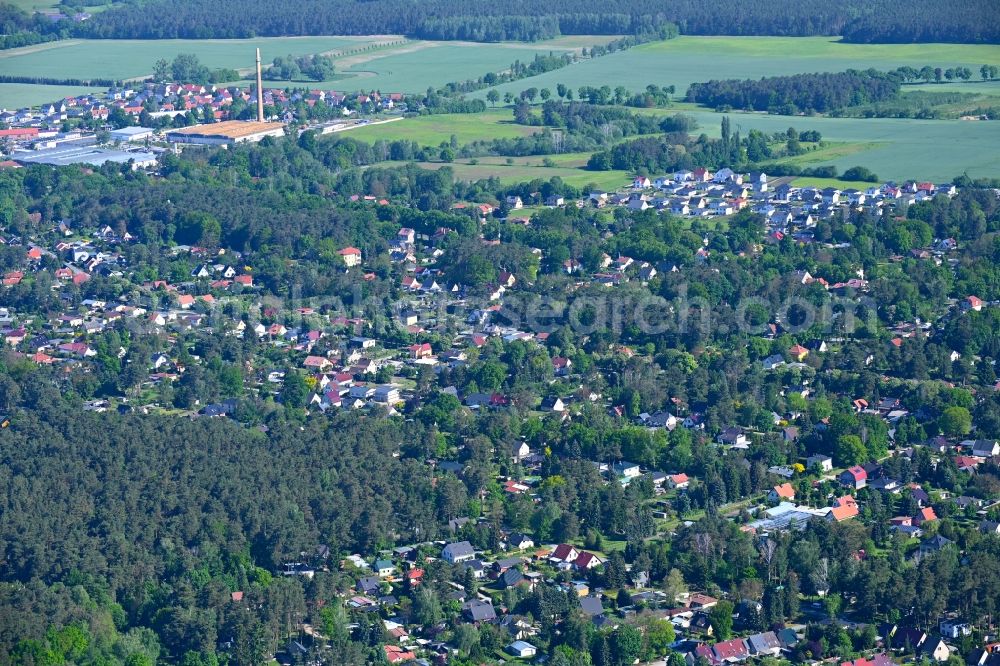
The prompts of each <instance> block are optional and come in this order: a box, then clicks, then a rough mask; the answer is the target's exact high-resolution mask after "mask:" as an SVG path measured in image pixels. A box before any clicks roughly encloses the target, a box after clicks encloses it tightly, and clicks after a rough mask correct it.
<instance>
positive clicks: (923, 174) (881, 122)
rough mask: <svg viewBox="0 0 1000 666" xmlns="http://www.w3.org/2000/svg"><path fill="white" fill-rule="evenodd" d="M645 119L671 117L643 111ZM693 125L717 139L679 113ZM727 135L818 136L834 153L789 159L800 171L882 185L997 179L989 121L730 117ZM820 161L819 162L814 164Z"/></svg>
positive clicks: (712, 129)
mask: <svg viewBox="0 0 1000 666" xmlns="http://www.w3.org/2000/svg"><path fill="white" fill-rule="evenodd" d="M645 112H646V113H651V114H656V115H660V114H669V113H675V111H674V110H671V109H649V110H647V111H645ZM683 113H684V114H685V115H688V116H691V117H693V118H694V119H695V120H696V121H697V122H698V130H697V131H698V132H704V133H705V134H708V135H709V136H719V133H720V123H721V121H722V115H723V114H719V113H715V112H713V111H707V110H694V111H692V110H691V109H690V108H684V109H683ZM728 115H729V117H730V120H731V121H732V126H733V130H734V131H735V130H739V131H740V133H741V134H744V135H745V134H746V133H747V132H749V131H750V130H752V129H757V130H760V131H762V132H767V133H769V134H771V133H774V132H783V131H785V130H786V129H788V128H789V127H794V128H795V129H797V130H800V131H802V130H818V131H819V132H820V133H821V134H822V135H823V139H824V140H825V141H827V142H833V143H835V144H839V145H838V146H837V147H836V150H833V151H832V152H825V153H821V154H818V155H816V156H814V155H813V154H812V153H808V154H806V155H802V156H799V157H796V158H793V159H792V160H791V161H794V162H797V163H799V164H802V165H803V166H815V165H819V164H832V165H834V166H836V167H837V168H838V169H840V170H841V171H843V170H844V169H848V168H850V167H852V166H856V165H860V166H865V167H868V168H870V169H871V170H873V171H874V172H875V173H876V174H878V176H879V177H880V178H882V179H897V180H898V179H905V178H923V179H930V180H951V179H952V178H954V177H955V176H958V175H961V174H962V173H968V174H969V175H970V176H973V177H977V176H989V177H998V176H1000V151H998V150H997V145H998V140H997V136H998V134H997V125H996V123H994V122H990V121H969V120H913V119H909V118H827V117H823V116H813V117H804V116H771V115H767V114H764V113H730V114H728ZM819 157H822V158H823V159H817V158H819Z"/></svg>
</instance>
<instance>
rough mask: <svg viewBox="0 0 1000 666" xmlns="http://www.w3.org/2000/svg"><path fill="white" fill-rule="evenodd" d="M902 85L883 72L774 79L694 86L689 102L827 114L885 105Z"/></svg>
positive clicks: (850, 72)
mask: <svg viewBox="0 0 1000 666" xmlns="http://www.w3.org/2000/svg"><path fill="white" fill-rule="evenodd" d="M899 88H900V81H899V79H898V78H897V77H895V76H890V75H888V74H885V73H882V72H864V71H857V70H849V71H847V72H841V73H836V74H834V73H826V74H796V75H794V76H772V77H765V78H762V79H758V80H753V79H747V80H742V81H741V80H737V79H727V80H723V81H708V82H706V83H692V84H691V86H690V87H689V88H688V91H687V100H688V101H689V102H696V103H698V104H704V105H706V106H711V107H715V108H718V107H728V108H733V109H746V110H752V111H770V112H772V113H783V114H786V115H794V114H797V113H800V112H804V113H826V112H829V111H833V110H837V109H842V108H844V107H846V106H857V105H859V104H868V103H877V102H884V101H886V100H891V99H894V98H895V97H896V96H897V95H898V94H899Z"/></svg>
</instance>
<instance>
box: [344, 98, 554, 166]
mask: <svg viewBox="0 0 1000 666" xmlns="http://www.w3.org/2000/svg"><path fill="white" fill-rule="evenodd" d="M538 131H540V128H538V127H527V126H524V125H516V124H514V119H513V114H511V112H510V109H498V110H491V111H487V112H485V113H454V114H439V115H431V116H419V117H416V118H404V119H403V120H398V121H396V122H393V123H386V124H384V125H370V126H368V127H363V128H360V129H352V130H349V131H347V132H345V133H344V134H343V136H346V137H350V138H352V139H357V140H359V141H370V142H374V141H382V140H384V141H397V140H405V141H416V142H417V143H418V144H420V145H421V146H437V145H440V143H441V142H442V141H445V142H448V141H450V140H451V137H452V135H454V136H455V137H456V138H457V139H458V143H459V145H461V144H464V143H469V142H471V141H478V140H480V139H491V138H498V139H512V138H516V137H519V136H529V135H531V134H534V133H535V132H538ZM539 159H541V158H539Z"/></svg>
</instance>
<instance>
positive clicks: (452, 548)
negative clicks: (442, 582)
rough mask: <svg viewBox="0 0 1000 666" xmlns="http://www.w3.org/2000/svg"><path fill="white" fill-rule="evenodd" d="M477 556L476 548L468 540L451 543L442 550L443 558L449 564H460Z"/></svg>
mask: <svg viewBox="0 0 1000 666" xmlns="http://www.w3.org/2000/svg"><path fill="white" fill-rule="evenodd" d="M475 557H476V550H475V548H473V547H472V544H471V543H469V542H468V541H458V542H456V543H449V544H448V545H447V546H445V547H444V550H442V551H441V559H443V560H444V561H445V562H448V563H449V564H460V563H462V562H467V561H469V560H471V559H474V558H475Z"/></svg>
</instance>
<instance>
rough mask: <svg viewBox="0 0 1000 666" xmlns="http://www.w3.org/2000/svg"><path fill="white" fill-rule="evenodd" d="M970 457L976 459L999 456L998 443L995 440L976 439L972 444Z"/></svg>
mask: <svg viewBox="0 0 1000 666" xmlns="http://www.w3.org/2000/svg"><path fill="white" fill-rule="evenodd" d="M972 455H974V456H976V457H977V458H992V457H994V456H998V455H1000V442H998V441H997V440H995V439H977V440H976V441H975V442H974V443H973V444H972Z"/></svg>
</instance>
